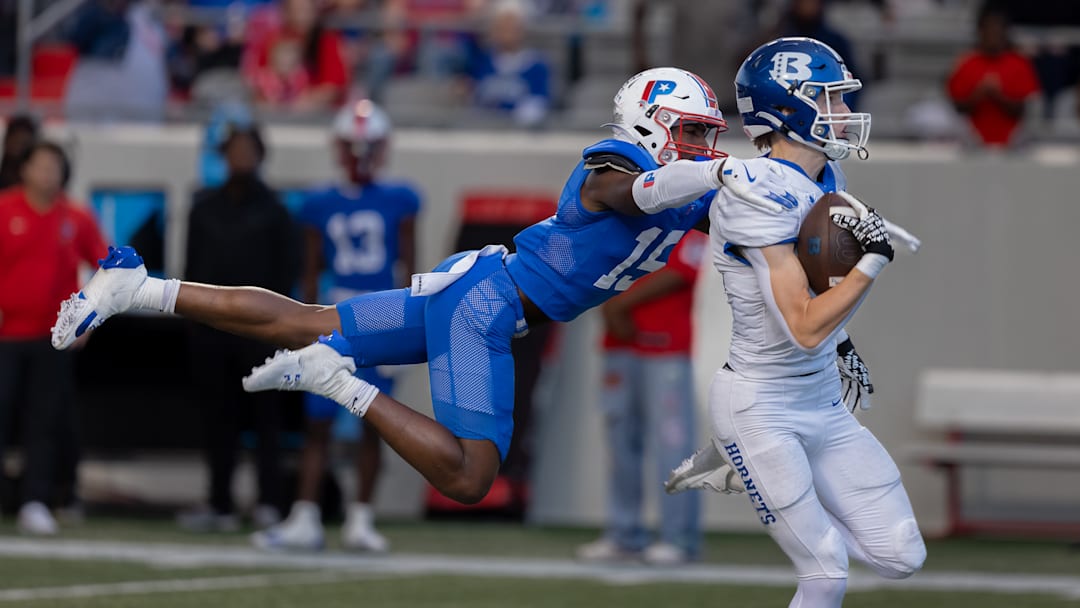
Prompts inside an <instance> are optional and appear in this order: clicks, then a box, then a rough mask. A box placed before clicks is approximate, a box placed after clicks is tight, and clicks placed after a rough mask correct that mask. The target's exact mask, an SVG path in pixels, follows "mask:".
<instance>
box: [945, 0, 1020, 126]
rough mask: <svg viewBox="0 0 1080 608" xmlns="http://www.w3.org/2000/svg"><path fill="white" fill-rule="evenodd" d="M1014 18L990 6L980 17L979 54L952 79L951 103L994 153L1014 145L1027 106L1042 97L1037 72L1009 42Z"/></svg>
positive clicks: (965, 62)
mask: <svg viewBox="0 0 1080 608" xmlns="http://www.w3.org/2000/svg"><path fill="white" fill-rule="evenodd" d="M1008 28H1009V17H1008V14H1007V13H1005V12H1004V11H1002V10H1000V9H996V8H993V7H992V6H987V7H984V8H983V9H982V11H980V13H979V19H978V26H977V42H976V45H975V49H974V50H972V51H970V52H969V53H967V54H965V55H963V56H962V57H960V59H959V61H958V62H957V65H956V68H955V69H954V70H953V73H952V74H951V75H950V76H949V82H948V89H949V97H950V98H951V99H952V100H953V104H954V105H955V106H956V109H957V111H959V112H960V113H961V114H964V115H966V116H967V117H968V120H969V121H970V122H971V126H972V127H973V128H974V130H975V132H976V133H977V134H978V136H979V139H980V140H981V141H982V143H983V144H985V145H986V146H988V147H1006V146H1008V145H1009V144H1010V143H1012V140H1013V136H1014V135H1015V134H1016V130H1017V127H1019V126H1020V122H1021V121H1022V120H1023V115H1024V104H1025V102H1026V101H1027V100H1028V98H1029V97H1031V96H1032V95H1034V94H1035V93H1038V92H1039V79H1038V77H1037V76H1036V75H1035V67H1034V66H1033V65H1032V64H1031V61H1029V60H1028V59H1027V58H1026V57H1024V56H1023V55H1021V54H1020V53H1018V52H1016V50H1014V49H1013V47H1012V44H1011V43H1010V41H1009V35H1008Z"/></svg>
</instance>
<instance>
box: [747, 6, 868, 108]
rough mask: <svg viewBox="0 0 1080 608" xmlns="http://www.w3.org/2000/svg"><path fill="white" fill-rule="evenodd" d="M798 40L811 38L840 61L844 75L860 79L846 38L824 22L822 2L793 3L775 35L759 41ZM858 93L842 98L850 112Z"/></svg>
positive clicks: (856, 101) (854, 106) (864, 78)
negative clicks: (833, 53)
mask: <svg viewBox="0 0 1080 608" xmlns="http://www.w3.org/2000/svg"><path fill="white" fill-rule="evenodd" d="M798 36H801V37H805V38H813V39H815V40H819V41H821V42H824V43H825V44H827V45H829V46H830V47H832V49H833V50H834V51H836V52H837V53H839V55H840V56H841V57H843V58H844V62H845V64H846V65H847V68H848V71H850V72H851V73H852V74H853V75H854V76H855V77H856V78H859V77H860V73H859V69H858V68H857V67H856V65H855V53H854V52H853V51H852V49H851V42H850V41H849V40H848V37H847V36H845V35H844V34H843V33H842V32H840V31H837V30H835V29H833V28H832V27H830V26H829V24H828V23H826V22H825V0H794V1H793V2H792V3H791V7H790V8H789V9H788V11H787V12H786V13H785V14H784V16H783V18H781V20H780V23H779V24H778V27H777V28H776V32H775V35H774V34H768V35H766V36H764V37H763V38H764V39H767V40H772V39H774V38H783V37H798ZM862 80H863V82H864V83H865V82H866V76H865V75H862ZM860 93H861V91H855V92H852V93H848V94H847V95H845V96H844V101H845V102H846V103H847V105H848V107H849V108H851V109H852V111H855V109H856V106H857V104H858V101H859V94H860Z"/></svg>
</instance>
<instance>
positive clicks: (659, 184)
mask: <svg viewBox="0 0 1080 608" xmlns="http://www.w3.org/2000/svg"><path fill="white" fill-rule="evenodd" d="M722 162H723V160H722V159H716V160H710V161H707V162H698V161H693V160H677V161H675V162H673V163H669V164H667V165H664V166H663V167H660V168H659V169H656V170H654V171H649V172H647V173H642V174H641V175H639V176H638V178H637V179H635V180H634V202H635V203H636V204H637V206H638V208H639V209H641V210H642V211H644V212H645V213H648V214H650V215H651V214H654V213H660V212H661V211H663V210H665V209H672V208H675V207H682V206H683V205H685V204H687V203H689V202H691V201H693V200H696V199H699V198H701V197H702V196H704V195H705V194H707V193H709V192H710V191H712V190H719V189H720V185H721V184H720V176H719V174H718V173H719V170H720V165H721V163H722Z"/></svg>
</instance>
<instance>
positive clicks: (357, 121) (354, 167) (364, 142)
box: [332, 99, 390, 185]
mask: <svg viewBox="0 0 1080 608" xmlns="http://www.w3.org/2000/svg"><path fill="white" fill-rule="evenodd" d="M332 131H333V133H334V137H335V139H336V140H337V150H338V163H339V164H340V165H341V166H342V167H343V168H344V169H345V171H346V174H347V176H348V178H349V181H351V182H352V183H354V184H358V185H365V184H368V183H370V182H372V181H373V180H374V179H375V175H376V173H377V172H378V171H379V169H381V168H382V166H383V164H384V163H385V162H386V156H387V149H388V147H389V141H390V117H389V116H387V115H386V112H384V111H383V110H382V108H380V107H379V106H377V105H375V103H374V102H372V101H371V100H370V99H361V100H359V101H355V102H350V103H348V104H346V105H345V106H344V107H343V108H341V110H339V111H338V113H337V115H336V116H335V117H334V125H333V127H332Z"/></svg>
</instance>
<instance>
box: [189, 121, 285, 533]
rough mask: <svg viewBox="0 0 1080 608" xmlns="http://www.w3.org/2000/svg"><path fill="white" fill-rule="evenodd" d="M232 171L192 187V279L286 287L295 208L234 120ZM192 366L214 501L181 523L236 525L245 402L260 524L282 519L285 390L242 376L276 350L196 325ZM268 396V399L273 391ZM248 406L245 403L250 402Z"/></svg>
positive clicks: (252, 135)
mask: <svg viewBox="0 0 1080 608" xmlns="http://www.w3.org/2000/svg"><path fill="white" fill-rule="evenodd" d="M222 154H224V156H225V160H226V163H227V164H228V177H227V179H226V181H225V183H224V184H222V185H221V186H219V187H215V188H209V189H205V190H201V191H199V192H197V193H196V194H195V200H194V203H193V204H192V207H191V213H190V217H189V221H188V248H187V264H186V267H185V268H186V274H187V277H188V279H190V280H192V281H199V282H204V283H215V284H221V285H254V286H257V287H263V288H265V289H269V290H271V291H276V292H277V293H281V294H287V293H289V292H290V291H291V290H292V287H293V284H294V283H295V282H296V279H297V278H298V276H299V271H300V262H299V260H300V259H301V254H300V251H299V249H300V247H299V239H298V236H297V234H296V233H295V229H294V226H293V223H292V220H291V218H290V217H289V212H288V211H287V210H286V209H285V206H284V205H282V204H281V201H280V200H279V199H278V196H277V194H276V193H275V192H274V191H273V190H271V189H270V188H269V187H268V186H267V185H266V184H265V183H264V182H263V181H262V179H261V178H260V177H259V174H258V168H259V166H260V165H261V164H262V161H263V159H264V157H265V148H264V146H263V140H262V137H261V136H260V134H259V130H258V129H257V128H256V127H254V126H242V125H232V126H231V128H230V131H229V134H228V135H227V137H226V138H225V140H224V142H223V143H222ZM190 337H191V339H190V344H191V348H192V352H191V354H192V373H193V375H194V378H195V382H196V384H197V385H198V388H199V389H200V394H201V397H202V402H203V404H204V406H205V412H206V422H207V426H206V430H207V454H206V455H207V460H208V464H209V468H210V504H209V508H197V509H195V510H192V511H187V512H184V513H181V514H180V516H179V518H178V519H179V523H180V525H181V527H183V528H186V529H188V530H193V531H203V532H227V531H235V530H236V529H237V528H238V527H239V520H238V518H237V516H236V514H235V509H234V505H233V499H232V477H233V471H234V469H235V468H236V451H237V442H238V440H239V437H240V431H241V421H242V419H243V417H244V416H243V415H244V414H245V410H246V409H248V408H250V411H251V413H252V414H253V415H254V419H255V426H256V429H255V430H256V434H257V441H256V450H255V456H256V470H257V475H258V485H259V497H258V505H257V506H256V508H255V510H254V513H253V519H254V521H255V524H256V526H257V527H267V526H270V525H273V524H276V523H277V522H278V521H279V520H280V519H281V518H280V511H279V509H280V508H281V506H282V487H281V479H282V477H281V466H280V453H279V449H278V440H279V434H280V431H281V406H282V402H281V398H280V397H275V396H273V395H267V394H254V393H245V392H244V391H243V390H242V388H241V386H240V382H239V381H238V378H240V377H242V376H243V375H244V374H246V373H248V371H249V370H251V368H252V367H253V366H255V365H258V364H259V363H261V362H262V361H263V360H264V359H265V358H266V357H267V356H269V355H272V354H273V352H274V350H273V348H271V347H269V346H267V345H265V344H263V343H261V342H256V341H254V340H249V339H246V338H238V337H236V336H231V335H228V334H225V333H222V332H219V331H217V330H213V329H209V328H206V327H201V326H199V327H196V326H192V328H191V334H190ZM268 396H269V398H267V397H268ZM245 406H247V407H245Z"/></svg>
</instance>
